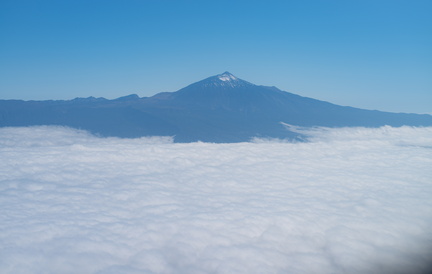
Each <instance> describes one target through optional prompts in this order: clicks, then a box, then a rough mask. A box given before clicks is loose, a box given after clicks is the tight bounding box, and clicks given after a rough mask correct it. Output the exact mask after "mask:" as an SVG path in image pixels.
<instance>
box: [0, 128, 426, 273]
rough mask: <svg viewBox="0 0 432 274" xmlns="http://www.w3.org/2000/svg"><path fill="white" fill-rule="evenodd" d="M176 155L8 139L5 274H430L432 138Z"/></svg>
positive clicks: (33, 133)
mask: <svg viewBox="0 0 432 274" xmlns="http://www.w3.org/2000/svg"><path fill="white" fill-rule="evenodd" d="M297 130H300V131H302V133H304V134H306V135H307V136H308V139H309V142H305V143H286V142H276V141H264V140H255V142H251V143H238V144H209V143H190V144H174V143H172V140H171V139H170V138H165V137H154V138H141V139H117V138H97V137H95V136H92V135H89V134H88V133H86V132H83V131H76V130H72V129H68V128H58V127H57V128H56V127H32V128H3V129H0V155H1V159H2V161H0V195H1V196H0V208H1V210H0V212H1V214H0V269H2V272H3V273H426V272H427V271H428V270H430V268H429V267H430V266H431V265H430V263H431V260H430V259H431V258H432V249H431V248H432V199H431V197H432V169H431V166H432V147H431V146H432V128H411V127H402V128H391V127H383V128H380V129H365V128H343V129H328V128H314V129H301V128H300V129H297Z"/></svg>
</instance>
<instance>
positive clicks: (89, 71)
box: [0, 0, 432, 113]
mask: <svg viewBox="0 0 432 274" xmlns="http://www.w3.org/2000/svg"><path fill="white" fill-rule="evenodd" d="M431 13H432V1H416V0H411V1H408V0H407V1H398V0H392V1H385V0H382V1H379V0H374V1H369V0H362V1H331V0H328V1H324V0H323V1H317V0H315V1H307V0H305V1H202V0H201V1H182V0H178V1H168V0H160V1H156V0H148V1H144V0H142V1H95V0H86V1H82V0H74V1H69V0H62V1H44V0H40V1H21V0H0V39H1V40H0V98H1V99H25V100H44V99H72V98H75V97H88V96H95V97H100V96H102V97H106V98H110V99H111V98H116V97H120V96H123V95H127V94H131V93H136V94H138V95H140V96H151V95H153V94H155V93H158V92H162V91H175V90H178V89H180V88H182V87H184V86H186V85H188V84H190V83H192V82H196V81H198V80H201V79H203V78H206V77H208V76H212V75H215V74H219V73H222V72H224V71H227V70H228V71H230V72H231V73H233V74H234V75H236V76H237V77H239V78H242V79H244V80H247V81H250V82H253V83H255V84H261V85H272V86H273V85H274V86H277V87H278V88H280V89H282V90H285V91H289V92H293V93H296V94H299V95H302V96H308V97H313V98H316V99H320V100H325V101H330V102H333V103H336V104H341V105H349V106H355V107H361V108H367V109H379V110H385V111H394V112H416V113H432V77H431V76H432V50H431V49H432V34H431V33H432V17H431V16H430V14H431Z"/></svg>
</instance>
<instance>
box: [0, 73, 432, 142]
mask: <svg viewBox="0 0 432 274" xmlns="http://www.w3.org/2000/svg"><path fill="white" fill-rule="evenodd" d="M283 123H285V124H291V125H297V126H328V127H344V126H349V127H352V126H365V127H379V126H383V125H390V126H403V125H410V126H432V116H431V115H420V114H405V113H389V112H381V111H375V110H363V109H358V108H352V107H344V106H338V105H334V104H331V103H328V102H323V101H319V100H315V99H311V98H307V97H302V96H299V95H295V94H292V93H289V92H285V91H281V90H279V89H278V88H276V87H267V86H258V85H254V84H251V83H249V82H247V81H244V80H241V79H238V78H236V77H235V76H234V75H232V74H230V73H229V72H225V73H223V74H220V75H216V76H213V77H209V78H207V79H204V80H202V81H199V82H196V83H193V84H191V85H189V86H187V87H185V88H182V89H180V90H178V91H176V92H163V93H159V94H156V95H154V96H152V97H144V98H140V97H138V96H137V95H135V94H132V95H129V96H125V97H120V98H117V99H114V100H107V99H105V98H94V97H89V98H76V99H73V100H69V101H21V100H0V126H1V127H6V126H32V125H63V126H69V127H74V128H79V129H85V130H88V131H90V132H92V133H95V134H98V135H101V136H118V137H141V136H153V135H164V136H166V135H169V136H175V137H174V140H175V141H176V142H192V141H207V142H241V141H249V140H250V139H251V138H253V137H272V138H296V137H297V136H298V133H294V132H290V131H289V130H288V129H287V128H286V127H285V126H284V125H283Z"/></svg>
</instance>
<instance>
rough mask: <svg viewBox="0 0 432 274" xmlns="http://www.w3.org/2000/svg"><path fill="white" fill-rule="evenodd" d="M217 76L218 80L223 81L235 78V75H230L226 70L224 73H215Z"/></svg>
mask: <svg viewBox="0 0 432 274" xmlns="http://www.w3.org/2000/svg"><path fill="white" fill-rule="evenodd" d="M217 78H219V80H221V81H224V82H225V81H235V80H237V77H235V76H234V75H232V74H231V73H229V72H228V71H225V72H224V73H222V74H219V75H217Z"/></svg>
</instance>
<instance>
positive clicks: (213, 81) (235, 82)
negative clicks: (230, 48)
mask: <svg viewBox="0 0 432 274" xmlns="http://www.w3.org/2000/svg"><path fill="white" fill-rule="evenodd" d="M193 85H199V86H201V87H217V88H220V87H222V88H236V87H244V86H254V84H252V83H249V82H247V81H244V80H242V79H240V78H237V77H236V76H234V75H233V74H231V73H230V72H228V71H225V72H224V73H222V74H218V75H215V76H212V77H209V78H206V79H204V80H202V81H199V82H196V83H194V84H193Z"/></svg>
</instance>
